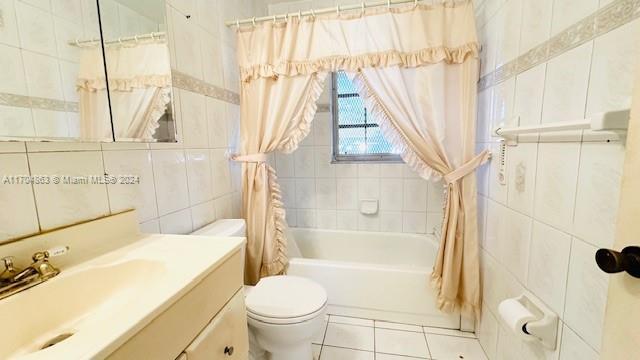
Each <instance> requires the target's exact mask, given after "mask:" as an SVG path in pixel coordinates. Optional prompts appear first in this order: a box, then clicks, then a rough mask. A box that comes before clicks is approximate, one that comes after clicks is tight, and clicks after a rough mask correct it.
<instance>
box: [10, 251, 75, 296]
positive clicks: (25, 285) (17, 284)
mask: <svg viewBox="0 0 640 360" xmlns="http://www.w3.org/2000/svg"><path fill="white" fill-rule="evenodd" d="M68 250H69V248H68V247H66V246H63V247H58V248H53V249H49V250H47V251H41V252H37V253H35V254H33V256H32V257H31V259H32V260H33V263H31V265H29V266H28V267H26V268H25V269H23V270H19V269H17V268H16V267H15V266H14V260H15V258H14V257H13V256H8V257H5V258H3V259H0V261H1V262H2V264H3V265H4V271H2V273H0V300H1V299H4V298H6V297H9V296H11V295H14V294H17V293H19V292H21V291H24V290H27V289H29V288H31V287H34V286H36V285H38V284H42V283H43V282H45V281H47V280H49V279H51V278H53V277H55V276H56V275H58V274H60V270H59V269H58V268H56V267H54V266H53V265H51V264H50V263H49V258H50V257H54V256H60V255H64V254H66V252H67V251H68Z"/></svg>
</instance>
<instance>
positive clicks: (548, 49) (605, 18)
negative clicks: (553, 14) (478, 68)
mask: <svg viewBox="0 0 640 360" xmlns="http://www.w3.org/2000/svg"><path fill="white" fill-rule="evenodd" d="M637 18H640V0H616V1H614V2H612V3H611V4H609V5H607V6H605V7H603V8H602V9H600V10H598V11H596V12H595V13H593V14H591V15H589V16H587V17H586V18H584V19H582V20H580V21H578V22H577V23H575V24H573V25H572V26H570V27H568V28H567V29H565V30H564V31H562V32H561V33H559V34H557V35H556V36H554V37H552V38H551V39H549V40H547V41H546V42H544V43H542V44H540V45H538V46H536V47H534V48H533V49H531V50H529V51H527V52H526V53H524V54H522V55H520V56H519V57H517V58H516V59H514V60H512V61H510V62H508V63H506V64H504V65H502V66H500V67H499V68H497V69H496V70H495V71H494V72H492V73H490V74H487V75H485V76H483V77H481V78H480V81H479V82H478V91H482V90H485V89H487V88H490V87H491V86H494V85H497V84H500V83H502V82H504V81H506V80H508V79H510V78H512V77H514V76H516V75H518V74H521V73H523V72H525V71H527V70H529V69H531V68H532V67H534V66H536V65H540V64H542V63H545V62H547V61H549V60H551V59H552V58H554V57H556V56H558V55H561V54H563V53H565V52H567V51H569V50H571V49H573V48H575V47H578V46H580V45H582V44H585V43H587V42H589V41H591V40H593V39H595V38H597V37H598V36H600V35H603V34H605V33H607V32H609V31H611V30H613V29H616V28H618V27H620V26H622V25H625V24H627V23H629V22H631V21H633V20H635V19H637Z"/></svg>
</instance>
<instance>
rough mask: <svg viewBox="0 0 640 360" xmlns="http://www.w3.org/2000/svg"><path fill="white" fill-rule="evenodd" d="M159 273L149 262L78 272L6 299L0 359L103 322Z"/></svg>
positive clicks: (1, 312)
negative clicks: (8, 323)
mask: <svg viewBox="0 0 640 360" xmlns="http://www.w3.org/2000/svg"><path fill="white" fill-rule="evenodd" d="M164 271H165V267H164V266H163V265H162V263H161V262H158V261H148V260H129V261H125V262H122V263H119V264H111V265H105V266H93V267H87V268H78V269H74V270H71V271H69V273H68V274H65V276H59V277H57V278H54V279H52V280H50V281H48V282H45V283H43V284H41V285H38V286H36V287H34V288H32V289H30V290H29V291H25V292H24V293H23V294H20V295H16V296H12V297H10V298H7V299H5V301H3V302H1V303H0V318H2V319H9V318H11V319H15V321H12V322H11V327H10V331H6V332H3V335H2V336H1V337H0V358H1V359H5V358H8V357H10V356H16V355H19V354H27V353H31V352H34V351H38V350H40V349H42V348H43V347H47V346H51V345H52V343H53V342H56V341H55V340H56V339H67V338H70V337H71V336H73V334H75V333H77V332H80V331H82V328H83V326H84V325H86V324H88V323H90V322H91V321H97V320H104V319H105V317H106V316H108V314H109V313H112V312H115V311H119V310H122V309H123V308H124V307H125V306H126V305H127V304H129V303H131V302H133V301H136V298H137V295H138V293H139V292H141V291H143V289H144V285H149V283H150V282H151V283H152V282H154V281H157V280H158V279H159V278H161V277H162V275H163V272H164ZM145 283H146V284H145ZM7 330H8V329H7Z"/></svg>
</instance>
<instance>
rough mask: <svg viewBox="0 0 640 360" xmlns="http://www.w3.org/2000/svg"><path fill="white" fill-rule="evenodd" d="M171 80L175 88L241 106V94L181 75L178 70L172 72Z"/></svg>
mask: <svg viewBox="0 0 640 360" xmlns="http://www.w3.org/2000/svg"><path fill="white" fill-rule="evenodd" d="M171 78H172V81H173V86H174V87H176V88H178V89H182V90H187V91H191V92H194V93H198V94H202V95H205V96H208V97H212V98H214V99H218V100H221V101H225V102H228V103H231V104H235V105H240V94H238V93H235V92H233V91H230V90H227V89H223V88H220V87H217V86H215V85H212V84H209V83H206V82H204V81H202V80H200V79H197V78H194V77H193V76H191V75H187V74H185V73H181V72H179V71H177V70H172V71H171Z"/></svg>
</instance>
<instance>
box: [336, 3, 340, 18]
mask: <svg viewBox="0 0 640 360" xmlns="http://www.w3.org/2000/svg"><path fill="white" fill-rule="evenodd" d="M336 14H338V16H340V5H336Z"/></svg>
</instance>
